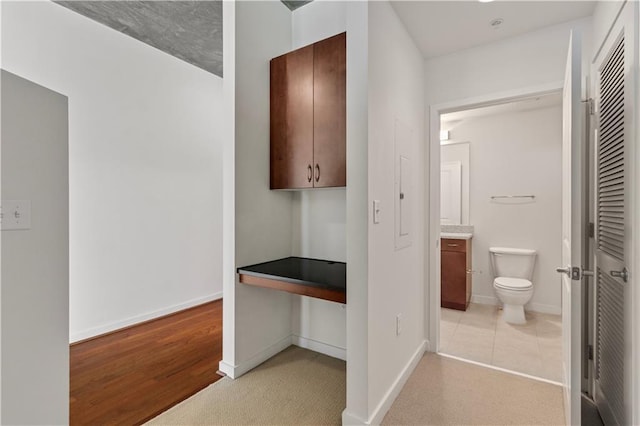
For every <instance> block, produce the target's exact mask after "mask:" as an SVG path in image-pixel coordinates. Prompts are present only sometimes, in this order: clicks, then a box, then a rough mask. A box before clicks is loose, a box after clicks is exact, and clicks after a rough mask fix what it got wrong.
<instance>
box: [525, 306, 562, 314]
mask: <svg viewBox="0 0 640 426" xmlns="http://www.w3.org/2000/svg"><path fill="white" fill-rule="evenodd" d="M524 309H525V311H531V312H537V313H539V314H551V315H562V307H560V306H555V305H547V304H545V303H529V304H527V305H525V307H524Z"/></svg>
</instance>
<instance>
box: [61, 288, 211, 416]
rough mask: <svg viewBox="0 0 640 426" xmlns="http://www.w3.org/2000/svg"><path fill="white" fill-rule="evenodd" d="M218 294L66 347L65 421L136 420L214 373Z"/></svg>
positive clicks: (183, 396) (205, 382)
mask: <svg viewBox="0 0 640 426" xmlns="http://www.w3.org/2000/svg"><path fill="white" fill-rule="evenodd" d="M221 358H222V300H216V301H214V302H210V303H207V304H204V305H200V306H196V307H194V308H191V309H188V310H185V311H181V312H178V313H176V314H173V315H170V316H166V317H162V318H159V319H157V320H153V321H150V322H146V323H143V324H140V325H136V326H133V327H130V328H127V329H124V330H121V331H117V332H114V333H111V334H108V335H105V336H102V337H98V338H95V339H92V340H88V341H85V342H80V343H77V344H74V345H72V346H71V348H70V363H71V365H70V370H71V378H70V423H71V425H106V424H118V425H133V424H141V423H143V422H145V421H147V420H149V419H151V418H153V417H155V416H156V415H158V414H159V413H161V412H163V411H165V410H166V409H167V408H169V407H171V406H173V405H175V404H177V403H178V402H180V401H182V400H184V399H186V398H188V397H189V396H191V395H193V394H194V393H196V392H198V391H199V390H201V389H203V388H205V387H207V386H208V385H209V384H211V383H213V382H215V381H216V380H218V379H219V378H220V376H218V375H217V374H216V371H217V370H218V362H219V361H220V360H221Z"/></svg>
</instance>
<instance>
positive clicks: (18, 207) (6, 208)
mask: <svg viewBox="0 0 640 426" xmlns="http://www.w3.org/2000/svg"><path fill="white" fill-rule="evenodd" d="M0 225H1V229H2V230H3V231H9V230H25V229H31V201H30V200H2V205H0Z"/></svg>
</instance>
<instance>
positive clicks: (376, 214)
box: [373, 200, 380, 223]
mask: <svg viewBox="0 0 640 426" xmlns="http://www.w3.org/2000/svg"><path fill="white" fill-rule="evenodd" d="M373 223H380V200H373Z"/></svg>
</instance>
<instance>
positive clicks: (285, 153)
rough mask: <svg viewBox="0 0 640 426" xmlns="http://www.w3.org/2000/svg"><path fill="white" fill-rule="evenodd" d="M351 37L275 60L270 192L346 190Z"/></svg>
mask: <svg viewBox="0 0 640 426" xmlns="http://www.w3.org/2000/svg"><path fill="white" fill-rule="evenodd" d="M346 51H347V37H346V33H342V34H338V35H336V36H333V37H330V38H328V39H325V40H322V41H319V42H317V43H314V44H312V45H310V46H306V47H303V48H301V49H297V50H294V51H293V52H290V53H287V54H285V55H282V56H278V57H277V58H274V59H272V60H271V130H270V137H271V189H304V188H322V187H340V186H346V184H347V162H346V157H347V156H346V152H347V144H346V141H347V126H346V121H347V120H346V86H347V72H346V71H347V55H346Z"/></svg>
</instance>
